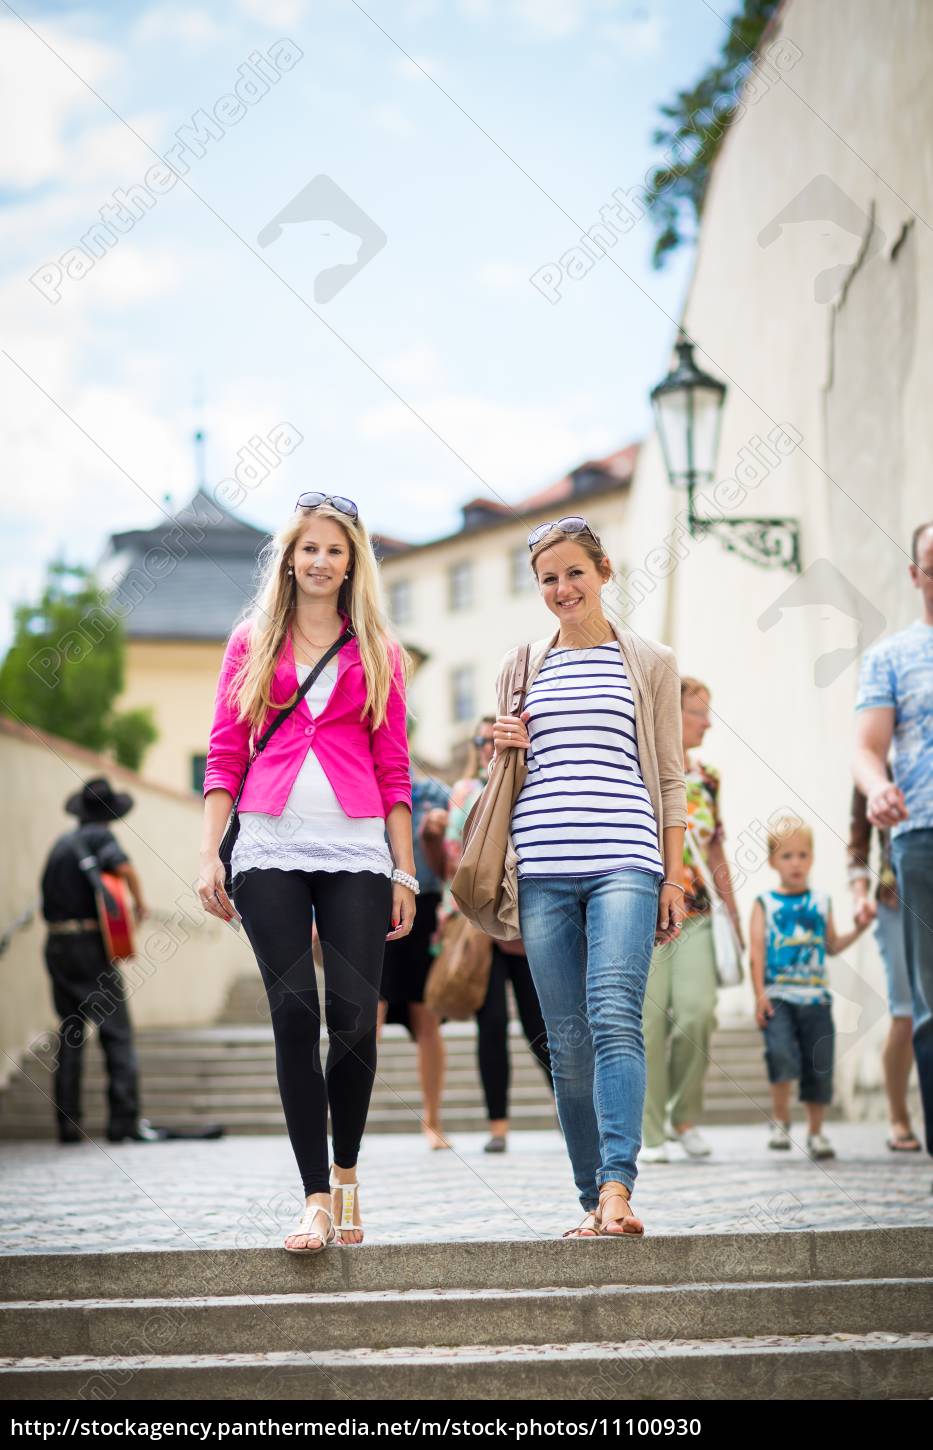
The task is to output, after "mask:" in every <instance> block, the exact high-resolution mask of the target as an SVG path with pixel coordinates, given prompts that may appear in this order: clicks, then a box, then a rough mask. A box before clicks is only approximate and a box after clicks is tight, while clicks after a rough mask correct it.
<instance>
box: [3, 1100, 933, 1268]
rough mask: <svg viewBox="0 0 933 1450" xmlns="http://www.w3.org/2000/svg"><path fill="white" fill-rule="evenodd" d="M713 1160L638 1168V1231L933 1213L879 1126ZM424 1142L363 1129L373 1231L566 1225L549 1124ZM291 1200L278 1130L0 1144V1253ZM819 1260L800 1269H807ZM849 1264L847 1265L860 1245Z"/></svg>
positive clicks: (247, 1214) (913, 1217)
mask: <svg viewBox="0 0 933 1450" xmlns="http://www.w3.org/2000/svg"><path fill="white" fill-rule="evenodd" d="M705 1131H706V1135H707V1137H708V1138H709V1141H710V1143H711V1144H712V1146H713V1154H712V1156H711V1157H710V1158H707V1159H702V1160H690V1159H686V1158H685V1157H684V1155H683V1154H682V1153H681V1151H680V1150H679V1149H678V1148H676V1147H672V1150H671V1152H672V1156H673V1155H676V1157H677V1161H675V1162H671V1163H669V1164H649V1165H645V1166H644V1167H643V1168H642V1169H641V1170H640V1173H639V1179H638V1183H637V1185H636V1190H635V1194H634V1197H633V1202H634V1205H635V1207H636V1208H637V1210H638V1212H639V1214H640V1215H641V1216H642V1218H643V1219H644V1221H645V1224H646V1229H647V1232H648V1233H649V1234H651V1233H655V1234H696V1233H714V1234H728V1233H755V1232H763V1231H766V1232H770V1231H774V1230H783V1229H787V1230H799V1229H819V1228H856V1229H857V1228H860V1227H866V1226H875V1227H879V1226H880V1227H883V1226H886V1225H887V1226H898V1225H911V1224H928V1223H930V1222H933V1194H931V1180H933V1165H931V1163H930V1160H929V1158H928V1157H927V1156H926V1155H924V1154H912V1155H910V1156H906V1155H905V1156H903V1157H901V1156H897V1155H894V1154H892V1153H890V1152H888V1151H887V1150H886V1148H885V1146H884V1136H885V1134H884V1127H883V1125H878V1124H855V1123H839V1124H835V1125H834V1126H833V1128H832V1134H831V1136H832V1139H833V1142H834V1144H835V1146H836V1148H837V1152H838V1157H837V1158H835V1159H833V1160H830V1161H828V1162H822V1163H812V1162H811V1161H810V1160H809V1159H808V1158H807V1157H806V1155H805V1154H804V1153H803V1151H802V1145H803V1141H804V1137H803V1134H802V1132H798V1131H795V1142H796V1143H797V1144H798V1145H799V1147H798V1148H796V1149H794V1150H792V1151H791V1152H790V1153H789V1154H783V1155H778V1154H776V1153H772V1152H769V1151H768V1149H767V1147H766V1140H765V1135H764V1133H763V1132H762V1130H761V1129H759V1128H754V1127H748V1126H740V1127H712V1128H708V1129H706V1130H705ZM452 1141H453V1148H452V1150H450V1151H441V1152H431V1151H430V1150H429V1149H428V1148H427V1146H426V1143H425V1141H424V1139H423V1138H422V1137H421V1135H408V1134H398V1135H395V1136H393V1137H391V1138H387V1137H379V1136H377V1135H371V1136H370V1137H369V1138H367V1140H366V1141H365V1142H364V1145H363V1153H362V1156H361V1159H360V1168H359V1177H360V1183H361V1190H360V1203H361V1208H362V1212H363V1217H364V1220H365V1226H366V1239H367V1242H370V1243H411V1242H417V1241H419V1240H425V1239H430V1240H489V1239H495V1238H508V1239H534V1238H539V1237H541V1236H545V1237H549V1236H553V1235H559V1234H561V1233H562V1232H563V1230H564V1229H566V1228H567V1227H569V1226H570V1225H571V1224H573V1223H575V1222H578V1221H579V1217H580V1212H581V1211H580V1206H579V1203H578V1202H577V1198H576V1194H575V1191H574V1187H573V1183H572V1180H571V1176H570V1170H569V1165H568V1161H567V1157H566V1153H565V1151H564V1146H563V1142H562V1139H561V1137H560V1135H559V1133H557V1132H536V1133H520V1132H516V1133H513V1134H512V1135H511V1137H510V1140H509V1152H508V1153H506V1154H503V1155H502V1156H501V1157H496V1156H492V1155H489V1154H484V1153H483V1151H482V1146H483V1143H484V1141H485V1134H479V1133H473V1134H457V1135H454V1137H453V1140H452ZM300 1206H301V1195H300V1189H299V1185H298V1183H297V1178H296V1173H295V1165H294V1159H293V1157H292V1153H291V1148H290V1145H289V1143H288V1140H287V1139H286V1138H284V1137H277V1136H256V1137H248V1136H239V1137H231V1138H227V1139H223V1140H221V1141H220V1142H216V1143H191V1142H170V1143H158V1144H142V1143H127V1144H120V1145H114V1144H108V1143H106V1142H90V1141H89V1142H83V1143H80V1144H77V1145H75V1146H69V1147H59V1146H58V1145H57V1144H52V1143H4V1144H2V1145H0V1254H16V1253H25V1252H33V1253H35V1252H56V1251H58V1252H80V1251H85V1252H88V1253H91V1252H100V1251H104V1250H111V1251H112V1250H114V1249H118V1248H119V1249H142V1248H153V1249H155V1248H158V1249H165V1248H172V1249H194V1248H212V1247H217V1246H222V1245H229V1246H236V1247H239V1248H261V1247H276V1246H278V1245H280V1244H281V1241H282V1237H283V1236H284V1234H285V1233H287V1232H289V1231H290V1230H291V1229H292V1226H293V1223H294V1220H295V1217H296V1216H297V1213H298V1211H299V1209H300ZM818 1268H819V1266H818V1265H816V1264H815V1265H813V1273H814V1276H815V1277H819V1272H818ZM852 1272H853V1275H854V1276H856V1277H857V1276H858V1274H859V1262H858V1250H857V1249H856V1250H854V1251H853V1264H852Z"/></svg>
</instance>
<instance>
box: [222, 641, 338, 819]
mask: <svg viewBox="0 0 933 1450" xmlns="http://www.w3.org/2000/svg"><path fill="white" fill-rule="evenodd" d="M352 638H353V630H352V629H345V630H344V632H343V634H342V635H341V636H340V638H339V639H338V640H335V641H334V643H333V644H332V645H331V647H330V649H329V650H328V651H327V652H326V654H323V655H321V658H320V659H319V660H318V662H317V664H316V665H315V666H314V668H313V669H312V670H311V673H310V674H309V675H308V678H307V679H306V680H305V682H304V684H302V685H299V687H298V692H297V694H296V695H295V698H294V700H293V701H292V703H291V704H290V705H289V706H288V707H287V709H285V710H281V711H280V712H279V714H278V715H277V716H276V718H275V719H274V720H273V722H272V724H271V725H270V726H269V728H268V730H266V731H264V732H263V734H262V735H261V736H260V738H259V740H258V741H257V742H256V749H255V751H254V752H253V754H252V755H251V756H250V758H249V760H248V761H247V762H246V769H245V770H244V772H243V779H242V780H241V781H240V788H239V790H238V791H237V793H236V800H235V801H234V802H233V806H232V808H231V812H230V814H231V817H232V816H235V815H236V812H237V807H238V806H239V804H240V796H241V795H242V794H243V787H244V786H245V784H246V777H247V775H248V774H249V768H250V766H251V765H252V763H253V761H254V760H255V759H256V756H257V755H259V754H260V752H261V751H263V750H265V748H266V746H267V745H268V743H269V741H270V740H271V738H272V736H273V735H274V734H275V732H276V730H278V728H279V726H280V725H282V724H284V722H285V721H286V720H287V719H288V717H289V715H290V714H291V713H292V711H293V710H295V709H297V708H298V703H299V701H301V700H303V699H304V697H305V695H306V694H307V693H308V691H309V690H310V688H311V686H312V685H313V684H314V682H315V680H316V679H317V677H318V675H319V674H320V673H321V671H322V670H323V669H324V667H325V665H328V664H330V662H331V660H332V659H333V657H334V655H335V654H337V653H338V651H339V650H342V649H343V647H344V645H345V644H346V643H347V642H348V641H349V640H351V639H352Z"/></svg>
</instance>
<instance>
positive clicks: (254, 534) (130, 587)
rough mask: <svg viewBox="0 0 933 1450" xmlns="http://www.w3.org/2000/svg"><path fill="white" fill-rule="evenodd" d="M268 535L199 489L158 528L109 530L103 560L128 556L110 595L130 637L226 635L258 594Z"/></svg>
mask: <svg viewBox="0 0 933 1450" xmlns="http://www.w3.org/2000/svg"><path fill="white" fill-rule="evenodd" d="M268 539H269V534H268V533H266V532H265V530H263V529H258V528H256V527H255V526H254V525H253V524H249V523H246V522H245V521H244V520H243V519H240V518H237V517H236V515H235V514H233V513H231V512H230V510H229V509H226V508H224V507H223V506H222V505H220V504H218V503H217V502H216V501H215V500H214V499H213V498H211V496H210V495H209V494H208V493H206V492H205V491H204V490H203V489H200V488H199V489H198V490H197V492H196V493H195V494H194V496H193V498H192V499H191V500H190V502H188V503H187V504H185V506H184V507H183V508H181V509H179V510H178V511H177V512H176V513H174V514H172V515H171V516H170V517H169V518H165V519H164V520H163V521H161V522H160V523H158V524H156V525H155V526H154V527H153V528H151V529H128V530H126V531H125V532H123V533H120V534H114V535H112V537H111V540H110V545H109V548H108V550H107V551H106V553H105V555H104V557H103V559H102V561H101V563H102V564H106V562H107V560H108V559H111V558H113V556H121V560H122V556H125V566H124V567H122V568H121V570H120V572H119V574H117V576H116V578H115V579H114V581H113V584H112V587H111V598H112V599H113V601H114V603H115V605H116V606H117V607H118V609H119V613H120V615H121V617H122V619H123V622H124V626H125V629H126V634H127V638H129V639H153V640H155V639H191V640H225V639H226V638H227V636H228V635H229V634H230V631H231V629H232V628H233V626H234V624H236V622H237V621H238V620H239V619H240V618H241V616H242V614H243V611H244V610H245V608H246V607H247V605H248V604H249V603H250V601H251V599H252V597H253V591H254V588H255V585H256V569H257V559H258V555H259V552H260V550H261V549H262V547H263V545H264V544H265V543H266V542H267V540H268ZM153 551H158V552H153Z"/></svg>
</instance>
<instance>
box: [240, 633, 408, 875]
mask: <svg viewBox="0 0 933 1450" xmlns="http://www.w3.org/2000/svg"><path fill="white" fill-rule="evenodd" d="M295 669H296V671H297V673H298V679H299V682H300V683H302V684H303V683H304V681H305V680H306V679H307V677H308V675H309V674H310V672H311V666H310V665H299V664H296V665H295ZM336 683H337V660H336V658H335V659H333V660H330V661H328V663H327V665H326V666H325V668H324V669H323V670H322V671H321V673H320V674H319V675H318V677H317V679H316V680H315V682H314V684H313V685H312V686H311V688H310V690H309V691H308V693H307V694H306V695H305V700H306V701H307V703H308V708H309V710H310V711H311V715H312V717H314V716H317V715H320V713H321V711H322V710H323V709H324V706H325V705H326V704H327V701H328V700H329V698H330V695H331V692H332V690H333V688H334V685H335V684H336ZM297 708H298V709H300V708H301V706H300V705H299V706H298V707H297ZM239 816H240V832H239V835H238V836H237V839H236V843H235V845H234V847H233V856H232V858H231V862H230V869H231V872H232V873H233V875H234V876H236V875H237V874H238V873H239V872H241V871H251V870H255V869H256V868H257V867H258V868H260V869H262V868H266V869H268V868H269V867H278V868H279V869H280V870H282V871H375V872H377V873H378V874H379V875H381V876H391V875H392V857H391V856H390V854H389V848H388V845H387V843H386V837H385V821H384V820H383V818H382V816H361V817H353V816H348V815H347V814H346V812H345V811H344V809H343V807H342V806H341V804H340V802H339V801H338V799H337V797H336V795H335V794H334V788H333V786H332V785H331V783H330V781H329V780H328V779H327V776H326V775H325V774H324V770H323V768H322V766H321V762H320V761H319V760H318V758H317V756H316V755H315V753H314V748H313V746H311V747H309V749H308V753H307V755H306V756H305V758H304V761H303V762H302V765H301V769H300V770H299V772H298V774H297V775H296V777H295V780H294V783H293V785H292V788H291V790H290V791H289V793H288V800H287V801H286V802H285V805H284V807H283V808H282V814H281V815H280V816H271V815H266V814H265V813H264V812H262V811H240V813H239Z"/></svg>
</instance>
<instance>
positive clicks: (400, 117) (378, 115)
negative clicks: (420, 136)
mask: <svg viewBox="0 0 933 1450" xmlns="http://www.w3.org/2000/svg"><path fill="white" fill-rule="evenodd" d="M370 115H371V116H372V118H373V120H374V121H375V123H376V125H377V126H378V127H379V129H380V131H388V133H389V135H390V136H404V137H408V136H414V134H415V131H416V129H417V128H416V127H415V125H414V123H413V122H412V121H410V120H409V119H408V117H407V116H406V115H405V113H404V111H402V110H401V108H400V107H399V106H395V105H391V104H389V105H384V106H373V107H372V109H371V111H370Z"/></svg>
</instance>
